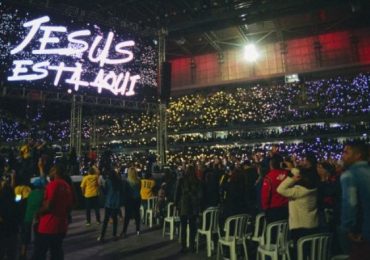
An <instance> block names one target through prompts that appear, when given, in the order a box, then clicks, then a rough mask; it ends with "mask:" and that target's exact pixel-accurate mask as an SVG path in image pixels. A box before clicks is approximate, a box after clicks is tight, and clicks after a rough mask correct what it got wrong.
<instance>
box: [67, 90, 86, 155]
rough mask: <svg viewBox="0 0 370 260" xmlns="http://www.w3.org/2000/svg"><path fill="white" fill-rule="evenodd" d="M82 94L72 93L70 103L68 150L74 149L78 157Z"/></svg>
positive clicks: (79, 151)
mask: <svg viewBox="0 0 370 260" xmlns="http://www.w3.org/2000/svg"><path fill="white" fill-rule="evenodd" d="M82 103H83V98H82V96H76V95H73V97H72V104H71V122H70V139H69V150H70V151H72V149H73V148H75V149H76V154H77V156H78V157H80V156H81V145H82V142H81V135H82Z"/></svg>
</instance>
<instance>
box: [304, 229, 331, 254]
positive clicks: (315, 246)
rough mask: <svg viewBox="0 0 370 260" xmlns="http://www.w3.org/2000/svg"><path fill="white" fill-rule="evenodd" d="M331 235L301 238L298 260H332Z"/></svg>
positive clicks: (323, 234) (324, 234)
mask: <svg viewBox="0 0 370 260" xmlns="http://www.w3.org/2000/svg"><path fill="white" fill-rule="evenodd" d="M330 247H331V235H330V234H328V233H321V234H314V235H310V236H305V237H301V238H300V239H298V242H297V250H298V252H297V253H298V254H297V255H298V260H304V259H305V260H306V259H310V260H328V259H330Z"/></svg>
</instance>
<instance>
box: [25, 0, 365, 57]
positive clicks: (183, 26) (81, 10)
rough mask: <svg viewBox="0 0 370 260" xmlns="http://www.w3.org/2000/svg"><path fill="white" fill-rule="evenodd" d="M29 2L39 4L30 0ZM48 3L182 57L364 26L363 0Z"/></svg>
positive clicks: (62, 0) (79, 0) (94, 0)
mask: <svg viewBox="0 0 370 260" xmlns="http://www.w3.org/2000/svg"><path fill="white" fill-rule="evenodd" d="M27 2H28V1H27ZM32 2H33V3H37V2H39V3H41V2H42V3H45V0H43V1H41V0H34V1H32ZM46 2H47V3H48V5H49V6H50V7H56V8H58V10H64V12H66V13H69V14H74V15H78V16H80V17H81V16H86V17H89V19H91V18H95V19H97V20H100V21H104V22H105V23H107V24H111V25H117V23H118V24H119V25H120V26H122V27H130V28H131V29H132V28H133V29H136V30H137V31H138V32H140V33H145V34H147V35H152V36H155V35H156V32H158V31H159V29H160V28H165V29H166V30H167V32H168V36H167V45H166V53H167V55H168V57H169V58H171V57H173V58H174V57H186V56H193V55H198V54H204V53H211V52H222V51H223V50H225V49H228V48H233V47H238V46H243V45H245V44H246V43H248V42H250V41H253V42H271V41H284V40H288V39H292V38H296V37H302V36H307V35H315V34H320V33H325V32H330V31H336V30H341V29H346V28H357V27H366V26H369V25H370V19H369V14H370V1H367V0H303V1H302V0H89V1H85V0H47V1H46Z"/></svg>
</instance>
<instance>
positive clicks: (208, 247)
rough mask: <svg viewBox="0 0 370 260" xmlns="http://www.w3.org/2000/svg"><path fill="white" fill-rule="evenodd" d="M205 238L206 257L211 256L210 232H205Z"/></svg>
mask: <svg viewBox="0 0 370 260" xmlns="http://www.w3.org/2000/svg"><path fill="white" fill-rule="evenodd" d="M206 239H207V241H206V242H207V256H208V257H211V256H212V252H211V239H212V238H211V233H207V234H206Z"/></svg>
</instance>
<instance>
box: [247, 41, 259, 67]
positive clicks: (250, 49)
mask: <svg viewBox="0 0 370 260" xmlns="http://www.w3.org/2000/svg"><path fill="white" fill-rule="evenodd" d="M244 57H245V59H246V60H247V61H248V62H255V61H256V60H257V59H258V57H259V55H258V52H257V49H256V46H255V45H254V44H253V43H250V44H248V45H246V46H245V47H244Z"/></svg>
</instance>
